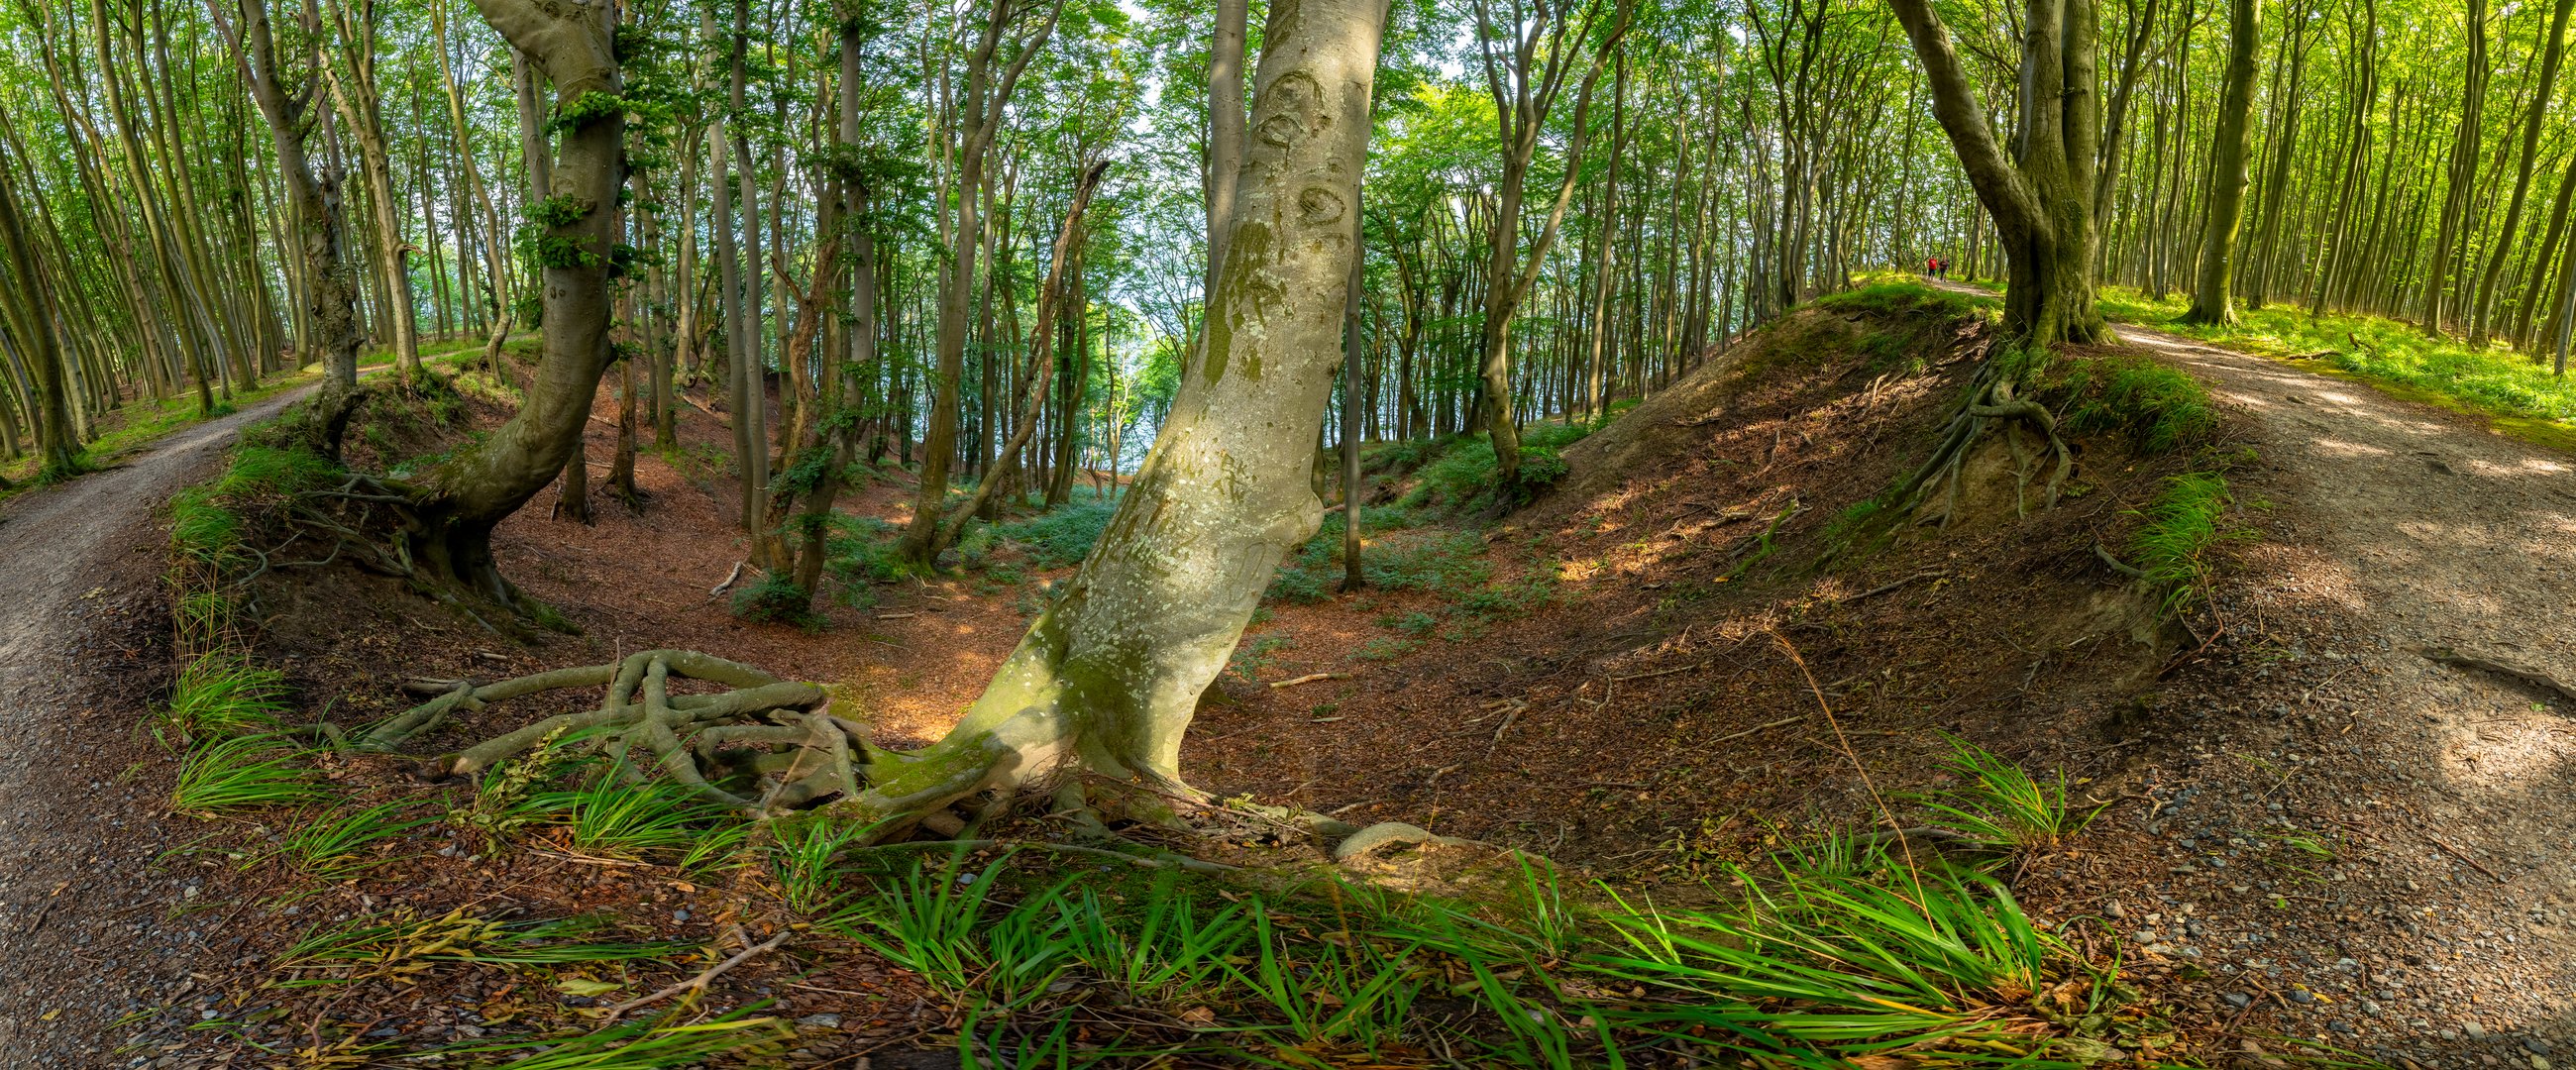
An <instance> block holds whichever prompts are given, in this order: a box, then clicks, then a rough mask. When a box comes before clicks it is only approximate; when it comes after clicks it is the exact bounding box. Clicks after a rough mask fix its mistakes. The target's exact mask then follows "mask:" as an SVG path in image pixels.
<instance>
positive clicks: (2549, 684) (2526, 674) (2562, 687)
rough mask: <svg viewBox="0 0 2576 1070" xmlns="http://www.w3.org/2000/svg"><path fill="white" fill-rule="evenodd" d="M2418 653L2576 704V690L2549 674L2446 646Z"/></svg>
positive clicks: (2429, 648)
mask: <svg viewBox="0 0 2576 1070" xmlns="http://www.w3.org/2000/svg"><path fill="white" fill-rule="evenodd" d="M2417 653H2420V654H2422V655H2424V657H2425V658H2427V659H2429V660H2431V661H2433V662H2434V663H2436V664H2441V665H2448V666H2451V667H2452V668H2455V669H2481V670H2484V671H2486V672H2491V673H2494V674H2496V675H2498V676H2510V677H2512V678H2514V679H2516V680H2520V681H2522V682H2523V683H2524V684H2526V685H2529V686H2530V687H2532V688H2535V689H2538V690H2541V691H2547V692H2549V693H2551V694H2553V695H2557V696H2558V697H2560V698H2563V699H2566V700H2568V701H2570V702H2576V688H2571V687H2569V686H2567V685H2566V684H2563V683H2560V682H2559V681H2558V678H2557V677H2554V676H2551V675H2549V674H2548V673H2544V672H2541V671H2539V670H2537V669H2526V668H2523V667H2521V666H2519V665H2507V664H2505V663H2503V662H2501V661H2491V660H2489V659H2486V658H2481V657H2475V656H2472V655H2468V654H2462V653H2460V652H2458V651H2455V650H2452V649H2451V648H2449V647H2446V646H2428V647H2425V648H2423V649H2422V650H2420V651H2417Z"/></svg>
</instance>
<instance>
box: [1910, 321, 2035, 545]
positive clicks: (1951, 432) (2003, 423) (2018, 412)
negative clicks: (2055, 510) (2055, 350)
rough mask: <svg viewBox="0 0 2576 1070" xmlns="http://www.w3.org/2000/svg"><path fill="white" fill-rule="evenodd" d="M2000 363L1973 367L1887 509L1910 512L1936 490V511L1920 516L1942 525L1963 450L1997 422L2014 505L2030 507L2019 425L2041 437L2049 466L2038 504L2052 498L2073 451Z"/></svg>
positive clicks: (2028, 463) (1952, 514)
mask: <svg viewBox="0 0 2576 1070" xmlns="http://www.w3.org/2000/svg"><path fill="white" fill-rule="evenodd" d="M2006 363H2007V362H2005V361H2002V360H1998V359H1996V358H1994V357H1992V356H1989V357H1988V358H1987V359H1986V361H1985V363H1984V364H1983V365H1981V366H1980V367H1979V368H1978V369H1977V375H1976V378H1974V379H1972V380H1970V381H1969V383H1968V392H1967V396H1966V397H1965V398H1963V399H1962V401H1961V403H1960V405H1959V408H1958V410H1957V411H1956V412H1954V413H1953V414H1952V415H1951V417H1950V423H1949V426H1947V427H1946V428H1944V429H1943V430H1942V432H1941V444H1940V445H1939V446H1938V447H1937V448H1935V449H1934V450H1933V451H1932V456H1931V457H1929V458H1927V459H1925V460H1924V462H1923V464H1922V465H1921V466H1920V467H1917V468H1916V469H1915V470H1914V471H1912V472H1910V473H1908V474H1907V475H1906V477H1905V479H1904V480H1903V481H1901V482H1899V483H1897V485H1896V487H1895V488H1894V490H1893V491H1892V492H1891V495H1890V497H1889V499H1888V500H1889V501H1890V503H1891V504H1893V505H1894V506H1896V508H1895V510H1894V511H1892V512H1891V513H1890V514H1888V515H1891V516H1899V517H1903V516H1912V515H1914V514H1915V513H1916V512H1917V511H1918V510H1920V509H1921V508H1922V507H1923V505H1924V504H1925V503H1926V502H1929V501H1930V500H1931V499H1932V497H1933V496H1934V495H1935V494H1939V495H1941V496H1942V497H1943V503H1942V506H1941V511H1940V513H1939V514H1938V516H1937V517H1930V518H1926V520H1925V522H1926V523H1930V522H1933V521H1934V520H1936V519H1937V521H1938V522H1939V523H1940V524H1941V526H1943V527H1948V526H1949V525H1950V522H1951V521H1952V520H1954V519H1956V518H1957V517H1958V514H1959V496H1960V493H1961V489H1962V488H1961V485H1960V484H1961V482H1962V479H1961V477H1962V475H1963V474H1964V473H1965V471H1966V469H1967V465H1968V456H1969V454H1970V453H1972V452H1973V447H1974V446H1975V445H1976V444H1977V442H1978V440H1979V439H1980V438H1981V437H1982V436H1983V435H1984V434H1985V433H1986V432H1987V431H1988V430H1990V429H1994V428H1997V427H1998V426H2000V427H2001V429H2002V431H2003V435H2004V444H2005V445H2006V446H2007V447H2009V448H2010V449H2011V450H2012V453H2013V462H2014V469H2015V470H2014V480H2015V484H2014V487H2013V507H2014V509H2015V511H2016V512H2017V513H2020V514H2022V515H2027V514H2028V512H2029V508H2030V502H2029V492H2030V480H2031V475H2032V467H2033V461H2034V458H2033V457H2032V456H2031V454H2030V450H2029V449H2028V448H2027V447H2026V446H2025V445H2024V444H2023V442H2022V440H2021V438H2020V436H2019V434H2018V432H2019V430H2020V428H2021V427H2024V426H2027V427H2029V428H2031V429H2033V430H2036V431H2037V432H2039V434H2040V436H2041V437H2042V438H2043V439H2045V442H2044V444H2043V445H2044V447H2045V449H2046V450H2047V452H2048V457H2047V458H2046V459H2047V461H2048V462H2050V468H2049V474H2048V483H2047V485H2046V487H2045V488H2044V496H2043V498H2042V500H2041V508H2051V507H2054V506H2055V505H2056V504H2057V496H2058V493H2059V492H2060V491H2062V490H2063V489H2065V486H2066V478H2067V476H2069V475H2071V474H2073V473H2074V471H2075V451H2074V450H2073V449H2072V448H2070V447H2068V446H2067V444H2066V440H2065V439H2064V438H2063V437H2060V436H2059V435H2058V433H2057V418H2056V417H2055V416H2054V415H2052V414H2051V413H2050V412H2049V411H2048V406H2045V405H2042V404H2040V403H2039V402H2036V401H2032V400H2029V399H2026V398H2019V397H2016V396H2014V386H2013V381H2012V378H2011V377H2010V376H2007V375H2006V374H2004V368H2005V365H2006Z"/></svg>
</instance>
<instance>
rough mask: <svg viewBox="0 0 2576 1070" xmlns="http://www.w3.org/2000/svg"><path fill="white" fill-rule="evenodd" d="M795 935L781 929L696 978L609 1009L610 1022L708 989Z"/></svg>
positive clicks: (710, 967) (792, 932) (737, 930)
mask: <svg viewBox="0 0 2576 1070" xmlns="http://www.w3.org/2000/svg"><path fill="white" fill-rule="evenodd" d="M734 931H735V932H736V933H740V932H741V930H740V929H739V928H737V929H736V930H734ZM794 933H795V930H793V929H780V930H779V931H778V935H776V936H773V937H770V938H769V939H768V940H767V941H765V942H762V943H758V944H754V945H752V946H750V947H746V948H743V949H742V951H741V953H739V954H736V955H735V956H734V957H732V958H729V959H726V960H724V961H723V962H719V963H716V964H715V965H713V966H709V967H707V968H706V971H705V972H703V973H700V974H698V975H697V976H695V977H692V978H689V979H688V980H686V981H682V982H680V983H679V984H676V985H672V986H671V987H669V988H665V989H663V990H661V991H659V992H655V993H653V994H652V995H649V996H645V997H642V998H640V999H630V1000H627V1001H626V1002H624V1003H620V1004H618V1005H616V1006H614V1007H610V1008H608V1018H609V1020H610V1021H615V1020H616V1019H617V1018H619V1017H620V1016H622V1015H624V1014H625V1013H626V1012H628V1011H631V1010H634V1009H635V1008H637V1007H641V1006H644V1005H645V1004H648V1003H654V1002H657V1001H660V1000H662V999H666V998H668V997H671V996H676V995H679V994H680V993H682V992H688V991H692V990H695V989H701V988H705V987H707V983H708V982H710V981H713V980H715V979H716V978H718V977H721V976H723V975H724V973H725V971H727V970H730V969H733V968H734V967H736V966H740V965H742V964H743V963H746V962H749V961H751V960H752V959H753V958H754V957H756V956H759V955H762V954H765V953H767V952H771V951H775V950H778V945H780V944H784V943H786V942H787V938H788V937H789V936H791V935H793V934H794Z"/></svg>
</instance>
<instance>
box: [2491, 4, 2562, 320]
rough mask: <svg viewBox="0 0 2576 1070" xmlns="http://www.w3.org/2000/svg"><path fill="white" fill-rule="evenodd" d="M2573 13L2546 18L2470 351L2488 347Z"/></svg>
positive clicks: (2559, 11)
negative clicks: (2490, 316) (2493, 310)
mask: <svg viewBox="0 0 2576 1070" xmlns="http://www.w3.org/2000/svg"><path fill="white" fill-rule="evenodd" d="M2571 12H2576V0H2558V4H2557V6H2556V7H2554V8H2553V9H2551V11H2550V15H2549V38H2548V41H2547V43H2546V44H2544V45H2543V46H2542V48H2541V55H2540V75H2539V79H2538V87H2537V88H2536V89H2535V90H2534V91H2533V92H2532V94H2531V110H2530V112H2529V113H2528V114H2526V115H2525V116H2524V117H2523V121H2522V147H2521V151H2520V154H2519V156H2520V166H2519V167H2517V168H2516V169H2515V171H2514V176H2513V196H2512V198H2511V199H2509V200H2508V201H2507V202H2506V207H2505V211H2504V226H2503V227H2502V228H2501V229H2499V230H2497V231H2496V243H2495V250H2494V252H2492V253H2490V254H2488V256H2487V270H2486V272H2485V274H2484V275H2483V276H2481V277H2480V279H2479V280H2478V294H2477V298H2476V303H2475V304H2474V305H2473V306H2472V307H2471V308H2470V310H2469V348H2471V349H2483V348H2485V347H2486V344H2487V311H2488V309H2489V308H2490V307H2491V306H2492V305H2493V303H2494V301H2495V291H2496V287H2497V285H2498V284H2499V283H2500V282H2502V281H2503V279H2504V262H2505V257H2506V255H2507V254H2508V253H2510V252H2512V250H2513V241H2514V238H2515V236H2516V235H2517V234H2519V233H2520V232H2521V228H2522V205H2523V200H2524V199H2525V198H2526V197H2528V196H2530V194H2531V173H2532V170H2533V168H2534V167H2535V166H2536V165H2537V164H2538V163H2539V162H2540V160H2539V157H2540V126H2541V119H2542V118H2543V117H2545V116H2546V115H2548V113H2549V104H2550V97H2551V92H2552V91H2553V90H2554V89H2556V88H2557V85H2558V67H2559V64H2560V63H2561V61H2563V60H2564V59H2565V58H2566V53H2567V17H2568V15H2569V14H2570V13H2571Z"/></svg>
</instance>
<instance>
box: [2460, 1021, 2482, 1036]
mask: <svg viewBox="0 0 2576 1070" xmlns="http://www.w3.org/2000/svg"><path fill="white" fill-rule="evenodd" d="M2460 1032H2463V1033H2466V1034H2468V1035H2469V1039H2470V1040H2485V1039H2486V1038H2487V1027H2485V1026H2482V1025H2479V1024H2478V1023H2477V1020H2476V1019H2474V1018H2472V1019H2470V1020H2468V1021H2465V1022H2461V1023H2460Z"/></svg>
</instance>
